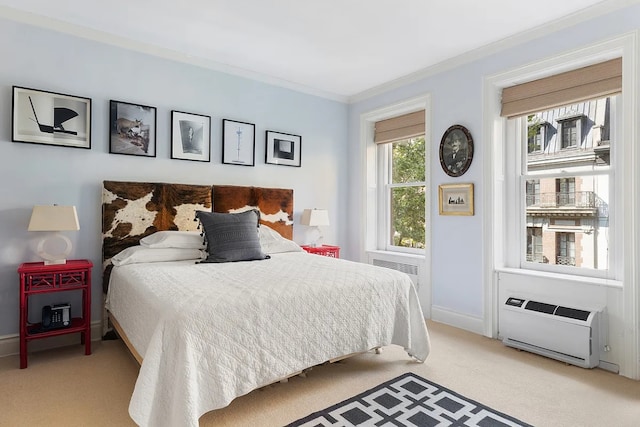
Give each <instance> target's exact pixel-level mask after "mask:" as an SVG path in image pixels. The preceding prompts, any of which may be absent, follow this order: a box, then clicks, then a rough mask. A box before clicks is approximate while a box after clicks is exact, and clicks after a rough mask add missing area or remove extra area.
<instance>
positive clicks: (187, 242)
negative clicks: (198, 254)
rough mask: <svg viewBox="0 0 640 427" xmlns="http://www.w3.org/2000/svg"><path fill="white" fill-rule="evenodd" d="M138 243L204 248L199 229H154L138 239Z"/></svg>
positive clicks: (155, 245)
mask: <svg viewBox="0 0 640 427" xmlns="http://www.w3.org/2000/svg"><path fill="white" fill-rule="evenodd" d="M140 244H141V245H142V246H146V247H147V248H184V249H204V248H206V246H205V243H204V237H203V236H202V235H201V234H200V232H199V231H156V232H155V233H153V234H150V235H148V236H147V237H143V238H142V239H140Z"/></svg>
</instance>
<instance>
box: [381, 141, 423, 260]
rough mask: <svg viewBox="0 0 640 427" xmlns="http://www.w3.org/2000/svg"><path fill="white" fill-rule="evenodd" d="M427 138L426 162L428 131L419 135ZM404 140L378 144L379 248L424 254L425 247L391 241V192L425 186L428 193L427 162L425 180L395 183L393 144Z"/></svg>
mask: <svg viewBox="0 0 640 427" xmlns="http://www.w3.org/2000/svg"><path fill="white" fill-rule="evenodd" d="M419 137H422V138H424V139H425V162H426V155H427V153H426V152H427V145H426V132H425V135H422V136H419ZM400 141H404V140H398V141H394V142H389V143H385V144H378V146H377V153H376V154H377V158H378V173H377V188H378V196H377V211H378V218H380V219H382V221H380V223H381V225H380V224H379V226H378V227H377V249H378V250H382V251H388V252H403V253H409V254H416V255H419V254H423V253H424V249H421V248H408V247H406V246H397V245H393V244H391V243H390V236H391V230H392V224H391V223H392V221H391V192H392V190H393V189H394V188H406V187H424V188H425V198H426V193H427V171H428V169H427V164H426V163H425V172H424V173H425V180H424V181H412V182H403V183H394V182H392V181H393V177H392V175H393V171H392V170H391V167H392V164H393V161H392V155H393V144H394V143H396V142H400ZM425 207H426V199H425ZM425 223H427V217H426V213H425ZM424 239H425V242H424V244H425V247H426V245H427V230H426V229H425V236H424Z"/></svg>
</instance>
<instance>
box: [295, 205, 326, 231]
mask: <svg viewBox="0 0 640 427" xmlns="http://www.w3.org/2000/svg"><path fill="white" fill-rule="evenodd" d="M300 224H302V225H309V226H312V227H317V226H320V225H329V211H327V210H326V209H305V210H304V211H303V212H302V217H301V218H300Z"/></svg>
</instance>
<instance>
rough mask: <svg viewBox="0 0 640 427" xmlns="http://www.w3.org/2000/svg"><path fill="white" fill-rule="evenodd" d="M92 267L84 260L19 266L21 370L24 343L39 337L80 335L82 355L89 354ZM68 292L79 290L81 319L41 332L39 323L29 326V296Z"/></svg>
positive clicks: (23, 357) (23, 362) (22, 366)
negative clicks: (77, 333) (59, 327)
mask: <svg viewBox="0 0 640 427" xmlns="http://www.w3.org/2000/svg"><path fill="white" fill-rule="evenodd" d="M91 267H93V264H92V263H91V261H88V260H86V259H79V260H69V261H67V263H66V264H57V265H44V263H42V262H27V263H24V264H21V265H20V267H19V268H18V274H19V276H20V369H24V368H26V367H27V342H29V341H31V340H34V339H38V338H46V337H53V336H57V335H64V334H72V333H76V332H80V342H81V343H83V344H84V347H85V351H84V354H86V355H89V354H91ZM71 290H81V291H82V316H81V317H74V318H72V319H71V325H70V326H68V327H65V328H61V329H49V330H42V328H41V327H42V324H41V323H36V324H32V325H29V324H28V317H29V316H28V312H27V311H28V309H27V300H28V298H29V296H31V295H36V294H47V293H52V292H61V291H71Z"/></svg>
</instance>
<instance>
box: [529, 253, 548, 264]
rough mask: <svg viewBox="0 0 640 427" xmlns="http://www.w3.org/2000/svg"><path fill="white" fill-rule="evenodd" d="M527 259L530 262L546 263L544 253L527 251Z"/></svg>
mask: <svg viewBox="0 0 640 427" xmlns="http://www.w3.org/2000/svg"><path fill="white" fill-rule="evenodd" d="M527 261H529V262H537V263H540V264H541V263H546V262H547V261H545V258H544V255H542V254H531V253H527Z"/></svg>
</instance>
